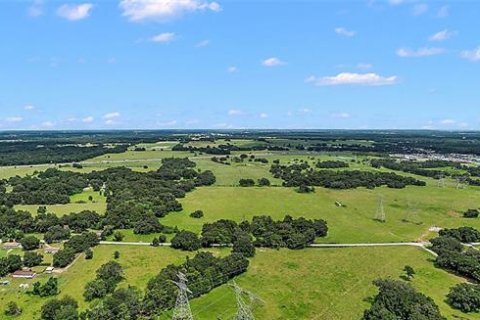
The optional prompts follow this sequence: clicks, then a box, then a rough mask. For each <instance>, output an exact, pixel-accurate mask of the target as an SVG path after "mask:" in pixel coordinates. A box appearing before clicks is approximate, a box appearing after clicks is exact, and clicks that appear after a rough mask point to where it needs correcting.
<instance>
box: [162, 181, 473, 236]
mask: <svg viewBox="0 0 480 320" xmlns="http://www.w3.org/2000/svg"><path fill="white" fill-rule="evenodd" d="M380 197H383V199H384V200H383V202H384V210H385V216H386V222H385V223H381V222H378V221H376V220H375V219H374V218H375V216H376V212H377V208H378V204H379V199H380ZM180 201H181V203H182V205H183V208H184V209H183V211H181V212H177V213H170V214H168V215H167V216H166V217H165V218H162V219H161V220H160V221H161V223H163V224H165V225H168V226H177V227H179V228H180V229H187V230H192V231H195V232H200V231H201V228H202V225H203V224H204V223H206V222H213V221H216V220H219V219H232V220H235V221H242V220H244V219H246V220H251V219H252V218H253V217H254V216H258V215H270V216H272V217H273V218H274V219H277V220H279V219H283V217H284V216H285V215H286V214H290V215H292V216H294V217H305V218H310V219H325V220H326V221H327V223H328V226H329V234H328V236H327V237H325V238H322V239H319V240H318V241H320V242H327V243H348V242H353V243H359V242H392V241H393V242H396V241H415V240H421V239H427V238H428V237H430V236H433V235H432V234H430V233H429V232H428V229H429V228H430V227H432V226H439V227H443V228H446V227H459V226H464V225H467V226H473V227H476V228H480V219H466V218H463V217H462V214H461V212H462V211H464V210H466V209H468V208H477V207H478V206H479V205H480V192H479V189H478V188H474V187H468V188H466V189H456V188H455V187H445V188H440V187H436V186H427V187H412V186H410V187H407V188H404V189H390V188H387V187H381V188H377V189H374V190H367V189H365V188H358V189H351V190H331V189H325V188H316V191H315V192H314V193H310V194H300V193H297V192H295V190H294V189H292V188H283V187H252V188H242V187H202V188H198V189H197V190H195V191H193V192H190V193H188V194H187V195H186V197H185V198H184V199H181V200H180ZM335 201H340V202H341V203H342V204H343V205H345V206H346V207H342V208H339V207H337V206H336V205H335ZM198 209H200V210H203V212H204V215H205V216H204V217H203V218H201V219H194V218H191V217H190V216H189V214H190V213H191V212H193V211H195V210H198Z"/></svg>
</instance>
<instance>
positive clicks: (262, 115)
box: [258, 112, 268, 119]
mask: <svg viewBox="0 0 480 320" xmlns="http://www.w3.org/2000/svg"><path fill="white" fill-rule="evenodd" d="M258 116H259V117H260V118H263V119H265V118H268V114H266V113H265V112H262V113H260V114H259V115H258Z"/></svg>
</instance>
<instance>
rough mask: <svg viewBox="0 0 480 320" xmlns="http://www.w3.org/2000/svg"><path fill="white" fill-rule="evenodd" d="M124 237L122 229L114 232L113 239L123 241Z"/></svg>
mask: <svg viewBox="0 0 480 320" xmlns="http://www.w3.org/2000/svg"><path fill="white" fill-rule="evenodd" d="M123 238H124V235H123V233H121V232H120V231H116V232H115V233H114V234H113V241H117V242H122V240H123Z"/></svg>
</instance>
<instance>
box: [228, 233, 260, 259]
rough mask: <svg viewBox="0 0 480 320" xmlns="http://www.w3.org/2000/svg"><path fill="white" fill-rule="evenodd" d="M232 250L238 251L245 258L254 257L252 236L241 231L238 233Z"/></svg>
mask: <svg viewBox="0 0 480 320" xmlns="http://www.w3.org/2000/svg"><path fill="white" fill-rule="evenodd" d="M232 252H234V253H240V254H242V255H243V256H244V257H247V258H251V257H254V256H255V246H254V245H253V241H252V237H251V236H250V235H249V234H247V233H243V232H241V233H240V234H238V235H237V239H236V241H235V242H234V243H233V249H232Z"/></svg>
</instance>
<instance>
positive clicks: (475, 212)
mask: <svg viewBox="0 0 480 320" xmlns="http://www.w3.org/2000/svg"><path fill="white" fill-rule="evenodd" d="M479 214H480V213H479V212H478V210H477V209H468V210H467V211H465V212H464V213H463V217H464V218H478V215H479Z"/></svg>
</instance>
